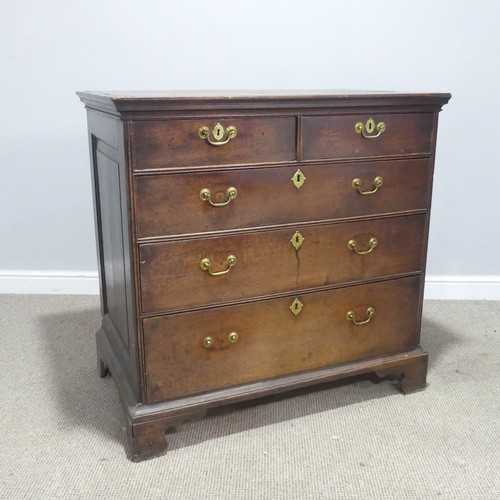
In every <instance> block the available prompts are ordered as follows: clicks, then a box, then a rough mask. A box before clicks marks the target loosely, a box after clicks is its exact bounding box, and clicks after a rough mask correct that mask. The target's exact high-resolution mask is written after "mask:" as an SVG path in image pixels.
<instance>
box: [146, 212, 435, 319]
mask: <svg viewBox="0 0 500 500" xmlns="http://www.w3.org/2000/svg"><path fill="white" fill-rule="evenodd" d="M424 226H425V215H413V216H402V217H401V216H400V217H391V218H387V219H375V220H369V221H358V222H351V223H337V224H336V223H329V224H319V225H309V226H304V227H300V228H298V230H296V229H294V228H290V229H280V230H273V231H264V232H252V233H245V234H238V235H231V236H224V237H218V238H203V239H188V240H183V241H169V242H162V243H153V244H144V245H141V246H140V263H141V265H140V269H141V296H142V311H143V312H144V313H155V312H160V311H172V310H176V309H180V308H189V307H198V306H204V305H208V304H218V303H219V304H220V303H224V302H227V301H231V300H238V299H245V298H249V297H257V296H263V295H269V294H273V293H278V292H285V291H288V290H304V289H309V288H315V287H320V286H325V285H331V284H337V283H346V282H353V281H357V280H362V279H373V278H377V277H382V276H391V275H396V274H401V273H410V272H415V271H419V270H420V269H421V268H422V260H423V242H424ZM231 256H232V257H231ZM230 259H232V260H230ZM212 273H213V274H215V275H213V274H212Z"/></svg>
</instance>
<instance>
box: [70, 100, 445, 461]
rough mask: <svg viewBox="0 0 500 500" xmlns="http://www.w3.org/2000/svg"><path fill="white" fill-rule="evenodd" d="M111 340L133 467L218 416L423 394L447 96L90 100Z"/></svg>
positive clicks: (105, 339) (104, 343) (108, 357)
mask: <svg viewBox="0 0 500 500" xmlns="http://www.w3.org/2000/svg"><path fill="white" fill-rule="evenodd" d="M78 95H79V96H80V98H81V100H82V101H83V102H84V103H85V106H86V108H87V116H88V127H89V137H90V155H91V164H92V175H93V188H94V206H95V222H96V230H97V241H98V261H99V276H100V286H101V304H102V317H103V321H102V327H101V329H100V330H99V332H98V333H97V351H98V360H99V368H100V374H101V376H104V375H106V373H107V372H108V370H109V371H110V372H111V374H112V376H113V378H114V380H115V382H116V385H117V387H118V390H119V393H120V397H121V400H122V402H123V405H124V408H125V411H126V415H127V426H128V436H129V453H130V456H131V458H133V459H134V460H140V459H144V458H148V457H152V456H155V455H158V454H160V453H162V452H163V451H164V450H165V449H166V446H167V442H166V438H165V431H166V429H167V428H168V427H170V426H173V425H177V424H179V423H181V422H182V421H185V420H187V419H190V418H195V417H200V416H202V415H203V414H204V412H206V410H207V409H208V408H211V407H215V406H219V405H223V404H228V403H232V402H237V401H241V400H245V399H250V398H256V397H259V396H263V395H267V394H272V393H277V392H281V391H285V390H290V389H293V388H298V387H303V386H307V385H311V384H316V383H319V382H325V381H330V380H335V379H340V378H344V377H350V376H353V375H358V374H363V373H376V374H378V375H380V376H384V375H395V376H396V377H398V379H399V380H400V386H401V389H402V390H403V392H412V391H415V390H418V389H422V388H424V387H425V384H426V372H427V353H426V352H424V351H423V350H422V349H421V347H420V346H419V335H420V320H421V309H422V297H423V286H424V272H425V259H426V247H427V234H428V227H429V209H430V199H431V187H432V175H433V166H434V151H435V146H436V132H437V118H438V113H439V111H440V109H441V107H442V106H443V105H444V104H446V103H447V102H448V100H449V98H450V95H449V94H398V93H359V92H308V93H264V92H263V93H255V94H251V93H248V94H231V93H205V94H201V93H200V94H186V93H120V92H118V93H99V92H81V93H79V94H78Z"/></svg>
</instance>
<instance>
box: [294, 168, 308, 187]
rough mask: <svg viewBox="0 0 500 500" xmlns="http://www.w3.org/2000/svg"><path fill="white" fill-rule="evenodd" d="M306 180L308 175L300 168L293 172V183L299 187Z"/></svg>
mask: <svg viewBox="0 0 500 500" xmlns="http://www.w3.org/2000/svg"><path fill="white" fill-rule="evenodd" d="M305 181H306V176H305V175H304V174H303V173H302V172H301V170H300V168H299V169H298V170H297V172H295V173H294V174H293V177H292V182H293V185H294V186H295V187H296V188H297V189H300V188H301V187H302V186H303V185H304V182H305Z"/></svg>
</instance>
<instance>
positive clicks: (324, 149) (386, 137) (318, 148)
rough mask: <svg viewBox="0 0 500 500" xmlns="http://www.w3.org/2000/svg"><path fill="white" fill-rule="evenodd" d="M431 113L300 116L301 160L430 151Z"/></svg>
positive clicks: (409, 153) (432, 121) (425, 152)
mask: <svg viewBox="0 0 500 500" xmlns="http://www.w3.org/2000/svg"><path fill="white" fill-rule="evenodd" d="M433 124H434V115H433V114H432V113H415V114H380V115H379V114H374V115H339V116H314V117H313V116H311V117H304V118H302V157H303V159H304V160H319V159H340V158H361V157H377V156H397V155H412V154H430V153H431V142H432V130H433Z"/></svg>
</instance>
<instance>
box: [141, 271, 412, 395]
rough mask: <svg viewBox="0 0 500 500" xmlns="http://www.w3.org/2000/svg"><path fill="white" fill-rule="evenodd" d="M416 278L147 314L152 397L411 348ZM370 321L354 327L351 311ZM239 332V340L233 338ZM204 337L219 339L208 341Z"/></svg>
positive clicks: (148, 385) (148, 382) (150, 390)
mask: <svg viewBox="0 0 500 500" xmlns="http://www.w3.org/2000/svg"><path fill="white" fill-rule="evenodd" d="M419 286H420V279H419V278H418V277H413V278H403V279H399V280H393V281H388V282H382V283H374V284H368V285H359V286H353V287H349V288H344V289H340V290H331V291H326V292H316V293H310V294H306V295H299V299H300V300H301V301H302V302H303V304H304V307H303V310H302V312H301V313H300V314H299V315H298V316H294V315H293V314H292V312H291V311H290V304H291V302H292V301H291V300H290V299H288V298H285V299H273V300H266V301H262V302H260V303H252V304H245V305H239V306H232V307H222V308H219V309H215V310H209V311H203V312H193V313H183V314H174V315H168V316H163V317H155V318H146V319H144V320H143V327H144V342H145V356H146V358H145V360H146V374H147V399H148V402H150V403H152V402H155V401H161V400H166V399H171V398H176V397H180V396H184V395H186V394H195V393H198V392H202V391H208V390H213V389H217V388H221V387H229V386H232V385H237V384H243V383H245V382H250V381H253V380H265V379H267V378H271V377H276V376H279V375H284V374H288V373H294V372H300V371H304V370H310V369H314V368H319V367H322V366H326V365H331V364H335V363H341V362H347V361H351V360H355V359H360V358H363V357H364V358H369V357H374V356H378V355H380V354H382V353H384V354H391V353H396V352H403V351H406V350H408V351H409V350H412V349H414V348H415V347H416V345H417V344H418V340H417V339H418V335H417V332H416V324H417V316H418V314H417V312H418V300H417V299H418V293H419ZM369 306H371V307H374V308H375V311H376V315H375V316H374V317H373V319H372V320H371V321H370V323H368V324H366V325H363V326H356V325H354V324H353V323H352V322H350V321H347V319H346V313H347V312H348V311H349V310H354V312H355V315H356V318H358V319H360V320H361V319H363V318H364V317H365V316H366V309H367V308H368V307H369ZM233 331H236V332H237V333H238V335H239V340H238V342H236V343H235V344H230V343H229V342H228V340H227V336H228V334H229V333H230V332H233ZM206 336H212V337H213V338H214V339H215V344H214V346H213V347H212V348H210V349H207V348H205V347H203V346H202V341H203V339H204V338H205V337H206Z"/></svg>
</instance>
